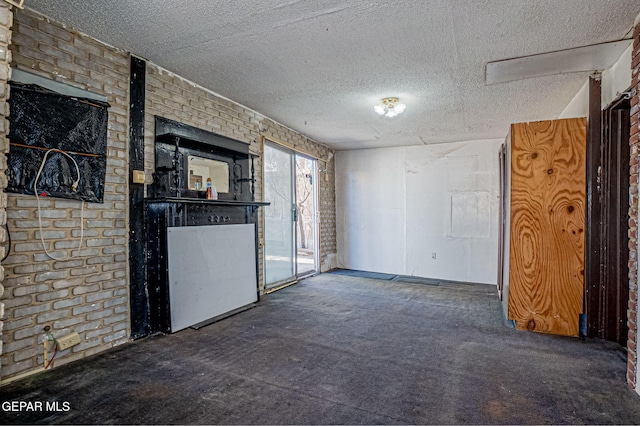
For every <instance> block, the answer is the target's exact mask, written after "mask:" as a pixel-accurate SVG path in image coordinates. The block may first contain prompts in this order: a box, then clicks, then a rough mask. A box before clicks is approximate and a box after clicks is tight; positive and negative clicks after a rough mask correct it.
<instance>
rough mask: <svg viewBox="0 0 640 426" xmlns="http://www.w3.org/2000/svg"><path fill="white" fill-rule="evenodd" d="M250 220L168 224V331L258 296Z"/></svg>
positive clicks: (212, 315) (252, 231) (220, 312)
mask: <svg viewBox="0 0 640 426" xmlns="http://www.w3.org/2000/svg"><path fill="white" fill-rule="evenodd" d="M254 226H255V225H254V224H245V225H211V226H184V227H174V228H173V227H170V228H168V231H167V245H168V252H169V259H168V265H169V301H170V305H171V331H172V332H176V331H179V330H182V329H184V328H187V327H190V326H192V325H195V324H198V323H201V322H204V321H207V320H209V319H211V318H214V317H216V316H218V315H222V314H225V313H227V312H230V311H233V310H235V309H238V308H240V307H243V306H246V305H249V304H251V303H253V302H256V301H257V300H258V293H257V281H256V258H255V256H256V254H255V228H254Z"/></svg>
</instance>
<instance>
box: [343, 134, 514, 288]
mask: <svg viewBox="0 0 640 426" xmlns="http://www.w3.org/2000/svg"><path fill="white" fill-rule="evenodd" d="M502 142H503V140H502V139H493V140H481V141H472V142H456V143H447V144H437V145H427V146H413V147H397V148H384V149H368V150H357V151H339V152H337V153H336V204H337V206H336V209H337V212H336V214H337V224H336V227H337V233H338V262H339V265H340V266H341V267H343V268H349V269H358V270H365V271H374V272H385V273H393V274H403V275H415V276H421V277H428V278H439V279H445V280H453V281H470V282H480V283H490V284H495V283H496V282H497V262H498V206H499V200H498V196H499V188H498V185H499V169H498V150H499V147H500V144H501V143H502ZM432 253H435V254H436V259H432Z"/></svg>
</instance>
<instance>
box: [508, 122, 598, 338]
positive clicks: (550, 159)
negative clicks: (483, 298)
mask: <svg viewBox="0 0 640 426" xmlns="http://www.w3.org/2000/svg"><path fill="white" fill-rule="evenodd" d="M511 138H512V139H511V143H512V156H511V227H510V254H509V255H510V273H509V281H510V293H509V319H512V320H514V321H515V323H516V327H517V328H519V329H524V330H531V331H539V332H545V333H553V334H561V335H568V336H577V335H578V333H579V315H580V314H581V313H582V310H583V295H584V229H585V199H586V196H585V193H586V181H585V173H586V169H585V164H586V163H585V155H586V120H585V119H581V118H580V119H567V120H554V121H541V122H535V123H520V124H514V125H512V127H511Z"/></svg>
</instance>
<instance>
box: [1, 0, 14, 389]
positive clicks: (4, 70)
mask: <svg viewBox="0 0 640 426" xmlns="http://www.w3.org/2000/svg"><path fill="white" fill-rule="evenodd" d="M12 26H13V12H12V11H11V8H10V7H9V5H8V4H6V3H5V2H2V3H0V226H2V230H0V243H4V242H5V241H6V239H7V234H6V232H5V230H4V225H5V224H6V222H7V214H6V207H7V196H6V194H5V193H4V188H6V186H7V178H6V175H5V174H4V172H5V170H6V169H7V161H6V157H5V154H6V153H7V152H9V141H8V140H7V137H6V132H7V131H8V129H9V123H8V121H7V119H6V117H7V115H8V114H9V108H8V106H7V103H6V102H7V99H8V98H9V86H8V84H7V82H8V80H9V78H10V76H11V67H10V65H9V64H10V63H11V51H10V50H9V46H10V45H11V27H12ZM5 254H6V249H5V248H4V247H2V248H0V258H2V257H4V256H5ZM3 280H4V266H2V265H0V336H1V335H2V333H3V327H4V320H3V319H4V308H5V306H4V302H3V301H2V299H1V298H2V296H3V294H4V285H3ZM2 345H3V341H2V339H0V355H2V351H3V347H2ZM0 377H2V362H0Z"/></svg>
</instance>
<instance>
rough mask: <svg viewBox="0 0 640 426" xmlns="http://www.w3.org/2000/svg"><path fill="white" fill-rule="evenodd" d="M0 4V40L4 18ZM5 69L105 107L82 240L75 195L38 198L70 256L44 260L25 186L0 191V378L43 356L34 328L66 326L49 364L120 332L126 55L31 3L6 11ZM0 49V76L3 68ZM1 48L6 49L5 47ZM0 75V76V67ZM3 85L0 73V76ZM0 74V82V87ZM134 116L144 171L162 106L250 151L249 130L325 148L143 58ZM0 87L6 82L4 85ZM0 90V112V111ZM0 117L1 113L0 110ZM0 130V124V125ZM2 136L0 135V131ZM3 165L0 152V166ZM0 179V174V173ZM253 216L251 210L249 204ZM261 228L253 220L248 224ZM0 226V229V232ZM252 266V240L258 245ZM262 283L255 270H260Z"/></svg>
mask: <svg viewBox="0 0 640 426" xmlns="http://www.w3.org/2000/svg"><path fill="white" fill-rule="evenodd" d="M3 4H4V3H3ZM3 19H4V20H5V21H6V20H8V23H7V24H6V25H7V27H10V25H11V23H10V18H6V17H5V15H3V14H2V9H0V47H1V46H2V44H3V43H4V42H5V41H7V42H8V39H9V38H8V37H9V36H7V37H5V38H7V40H4V39H3V35H2V29H3V28H4V27H3V25H4V21H3ZM11 36H12V46H11V54H12V62H11V65H12V67H14V68H18V69H22V70H24V71H28V72H32V73H35V74H39V75H41V76H43V77H46V78H49V79H52V80H57V81H60V82H63V83H66V84H69V85H72V86H75V87H79V88H82V89H85V90H88V91H91V92H94V93H97V94H101V95H105V96H106V97H107V99H108V102H109V103H110V104H111V108H110V109H109V124H108V141H107V156H108V158H107V175H106V183H105V196H104V201H105V202H104V203H103V204H95V203H87V204H86V205H85V211H84V218H85V222H84V223H85V232H84V237H85V243H84V244H83V247H82V248H81V249H79V250H78V249H76V247H77V244H78V238H79V224H80V208H79V206H80V204H79V202H77V201H71V200H65V199H54V198H52V199H41V207H42V212H41V217H42V225H43V231H44V232H45V234H44V235H45V238H46V241H47V244H48V246H49V249H50V251H54V252H55V253H56V254H57V255H58V256H62V257H64V256H69V255H71V256H72V257H71V258H70V259H69V260H65V261H55V260H52V259H50V258H48V257H47V256H46V254H45V253H44V251H43V249H42V247H41V243H40V242H39V231H38V216H37V210H36V202H35V199H34V197H33V196H25V195H19V194H8V195H4V194H3V195H2V196H1V197H4V198H0V223H1V221H2V220H3V216H2V215H1V212H2V206H3V205H4V204H3V203H5V200H6V205H7V225H8V227H9V229H10V231H11V237H12V246H11V255H10V256H9V257H8V258H7V259H6V261H5V262H4V266H5V268H6V269H5V276H4V282H3V284H4V287H5V291H4V294H3V295H1V296H0V302H2V303H4V304H5V310H4V315H1V316H0V317H1V318H2V320H3V321H4V334H2V336H1V337H0V342H3V343H4V352H3V354H2V358H1V362H2V366H3V367H2V371H1V375H2V379H3V380H6V379H10V378H11V377H14V376H16V375H20V374H23V373H27V372H31V371H35V370H37V369H38V368H41V367H42V365H43V355H42V354H43V351H42V340H43V337H44V336H43V329H44V326H45V325H50V326H51V327H52V331H53V333H54V335H56V336H57V337H61V336H64V335H66V334H69V333H71V332H73V331H75V332H78V333H79V334H80V338H81V344H80V345H78V346H75V347H73V348H71V349H70V350H67V351H64V352H62V353H60V354H58V358H57V362H56V365H60V364H63V363H66V362H70V361H73V360H77V359H80V358H84V357H86V356H88V355H91V354H94V353H97V352H100V351H103V350H105V349H107V348H109V347H112V346H114V345H116V344H120V343H123V342H126V341H127V340H128V339H129V302H128V300H129V298H128V284H129V283H128V273H127V269H128V257H127V237H128V229H127V217H128V212H127V208H128V188H127V174H128V173H127V161H128V157H127V155H128V153H127V147H128V138H129V135H128V123H129V117H128V101H129V100H128V90H129V55H128V54H127V53H126V52H123V51H120V50H118V49H115V48H112V47H109V46H107V45H105V44H103V43H100V42H99V41H97V40H95V39H92V38H91V37H88V36H85V35H83V34H80V33H78V32H77V31H73V30H72V29H67V27H66V26H64V25H61V24H57V23H55V22H52V21H51V20H49V19H47V18H45V17H42V16H40V15H38V14H37V13H35V12H32V11H22V10H19V11H17V12H16V13H15V24H14V28H13V33H12V35H11ZM1 53H2V52H0V80H2V79H3V75H4V74H3V73H2V57H1ZM7 54H8V53H7ZM5 80H6V78H5ZM5 86H6V83H5ZM1 87H2V84H0V88H1ZM146 90H147V94H146V116H145V171H146V174H147V179H148V180H147V181H148V182H151V179H152V177H151V172H152V170H153V166H154V164H153V160H154V152H153V132H154V115H159V116H163V117H166V118H170V119H173V120H177V121H180V122H183V123H186V124H190V125H193V126H196V127H199V128H202V129H206V130H209V131H212V132H215V133H218V134H221V135H223V136H227V137H230V138H234V139H238V140H241V141H244V142H247V143H249V144H250V151H251V152H252V153H254V154H258V155H260V157H261V156H262V152H261V151H262V144H261V137H262V136H263V135H265V134H266V135H269V136H271V137H273V138H276V139H278V140H280V141H282V142H283V143H285V144H287V145H289V146H291V147H292V148H294V149H300V150H302V151H304V152H307V153H311V154H313V155H315V156H317V157H319V158H328V156H329V155H330V153H331V151H330V150H329V149H328V148H327V147H325V146H323V145H321V144H318V143H315V142H313V141H311V140H309V139H307V138H305V137H304V136H302V135H300V134H298V133H296V132H295V131H293V130H291V129H288V128H286V127H284V126H281V125H280V124H278V123H275V122H273V121H271V120H269V119H267V118H265V117H264V116H262V115H260V114H258V113H256V112H255V111H251V110H249V109H247V108H245V107H243V106H241V105H238V104H236V103H234V102H232V101H229V100H226V99H223V98H221V97H219V96H216V95H215V94H213V93H212V92H210V91H208V90H205V89H203V88H201V87H199V86H197V85H195V84H192V83H190V82H189V81H187V80H185V79H183V78H181V77H179V76H176V75H174V74H172V73H170V72H167V71H165V70H163V69H162V68H160V67H158V66H155V65H153V64H148V66H147V78H146ZM5 93H8V92H7V91H6V90H5ZM1 98H2V92H1V91H0V113H1V112H2V105H3V104H2V103H1V102H2V101H1ZM0 123H1V121H0ZM3 134H4V133H3ZM5 145H7V144H6V141H5ZM3 167H6V166H5V162H4V161H0V169H2V168H3ZM319 167H320V168H321V169H323V170H324V169H328V180H325V179H324V176H322V179H321V185H320V214H321V220H320V227H321V251H322V261H323V268H324V269H327V268H328V267H330V266H332V264H333V263H332V258H333V259H334V258H335V250H336V248H335V247H336V242H335V195H334V192H335V191H334V177H333V175H334V173H333V170H334V169H333V161H330V162H329V164H328V167H325V165H324V163H322V162H321V163H320V164H319ZM255 168H256V178H257V182H256V199H257V200H261V198H262V163H261V161H260V160H258V161H256V163H255ZM0 176H2V177H0V185H5V182H4V181H3V180H2V179H3V177H4V174H0ZM260 215H261V216H260V219H262V213H260ZM258 232H259V233H260V236H261V237H262V235H263V229H262V220H261V222H260V226H259V229H258ZM3 236H4V235H3V233H2V231H0V241H2V238H3ZM260 262H261V265H260V267H261V269H262V251H261V250H260ZM260 283H261V286H263V279H262V276H261V277H260Z"/></svg>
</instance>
